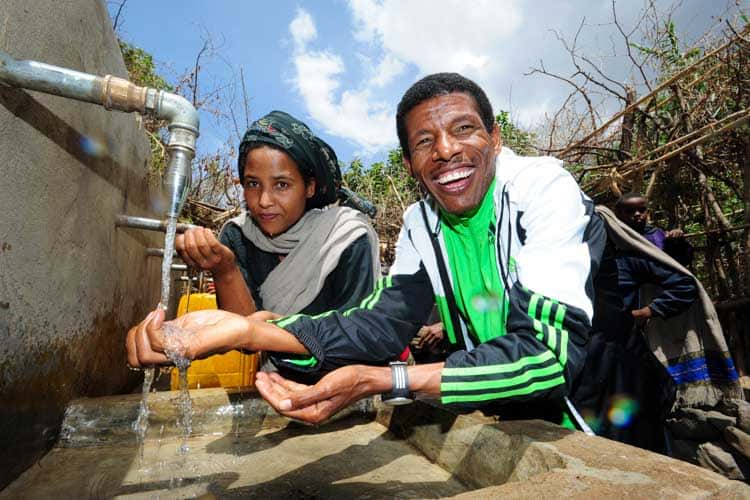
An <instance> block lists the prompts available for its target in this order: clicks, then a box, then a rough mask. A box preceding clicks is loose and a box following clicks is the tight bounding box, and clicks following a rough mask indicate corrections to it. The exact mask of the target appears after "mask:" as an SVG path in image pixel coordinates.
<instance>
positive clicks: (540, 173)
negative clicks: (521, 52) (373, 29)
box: [257, 73, 606, 422]
mask: <svg viewBox="0 0 750 500" xmlns="http://www.w3.org/2000/svg"><path fill="white" fill-rule="evenodd" d="M396 121H397V130H398V136H399V140H400V142H401V147H402V149H403V152H404V160H405V163H406V166H407V168H408V169H409V172H410V174H411V175H413V176H414V177H415V178H416V179H417V180H418V181H419V182H420V183H421V184H422V185H423V186H424V188H425V189H426V190H427V192H428V193H429V196H428V197H427V198H426V199H425V200H423V201H421V202H419V203H416V204H414V205H412V206H411V207H409V208H408V209H407V211H406V212H405V214H404V226H403V228H402V230H401V234H400V237H399V241H398V243H397V249H396V261H395V263H394V265H393V266H392V267H391V270H390V275H389V276H388V277H387V278H384V279H383V280H381V282H380V283H379V285H378V286H377V288H376V290H375V292H374V293H373V294H372V295H371V296H370V297H368V298H367V299H365V300H364V301H363V302H362V303H361V304H360V306H359V307H357V308H353V309H349V310H346V311H338V312H331V313H327V314H325V315H322V316H319V317H310V316H300V315H298V316H292V317H289V318H285V319H282V320H280V321H277V322H276V325H277V326H279V327H281V328H283V329H285V330H286V331H288V332H291V333H292V334H293V335H294V336H295V337H296V338H297V339H299V341H300V342H301V343H302V344H304V345H305V347H306V348H307V350H308V351H309V353H310V354H311V357H309V358H307V359H305V360H304V363H303V362H302V360H301V359H299V358H297V359H290V360H289V362H290V363H294V364H296V369H298V370H303V371H318V370H323V371H330V370H333V371H331V372H330V373H328V374H327V375H326V376H325V377H323V378H322V379H321V381H320V382H319V383H318V384H316V385H315V386H310V387H307V386H303V385H300V384H295V383H293V382H291V381H288V380H285V379H283V378H281V377H280V376H278V374H259V375H258V379H257V387H258V389H259V390H260V392H261V394H262V395H263V396H264V397H265V398H266V399H267V400H268V401H269V402H270V403H271V404H272V405H273V406H274V407H275V408H276V409H277V410H278V411H280V412H282V413H284V414H286V415H289V416H292V417H295V418H299V419H303V420H307V421H310V422H318V421H321V420H324V419H325V418H327V417H328V416H330V415H331V414H333V413H334V412H335V411H336V410H338V409H339V408H341V407H343V406H345V405H347V404H350V403H351V402H353V401H355V400H357V399H359V398H362V397H365V396H368V395H372V394H377V393H387V394H389V395H388V396H386V399H387V400H391V401H392V402H394V403H404V402H408V400H409V398H410V397H411V394H413V393H415V392H417V393H423V394H427V395H432V396H436V397H438V396H439V397H440V399H441V401H442V402H443V403H444V404H455V405H460V406H462V407H468V408H477V407H483V408H486V407H487V406H488V405H492V406H493V407H495V406H497V407H499V408H501V410H502V409H507V408H515V409H516V410H517V409H519V408H523V411H522V412H521V414H522V415H523V416H529V417H537V418H547V419H550V420H553V421H558V422H560V421H562V420H563V419H564V417H565V415H569V414H573V415H575V412H574V411H571V412H570V413H568V412H566V400H565V397H566V396H567V395H568V394H571V392H575V391H576V390H577V389H579V388H580V387H581V386H582V385H585V384H586V381H585V380H584V381H583V383H582V382H581V381H579V378H584V377H578V375H579V374H580V373H581V370H582V367H583V365H584V361H585V360H586V350H587V345H588V343H589V334H590V329H591V320H592V316H593V298H592V294H593V277H594V275H595V274H596V272H597V268H598V266H599V261H600V259H601V256H602V252H603V249H604V246H605V242H606V236H605V229H604V225H603V223H602V221H601V220H600V218H599V217H598V216H597V215H595V214H594V210H593V209H594V205H593V203H592V202H591V200H589V199H588V198H587V197H586V196H585V195H584V194H583V193H582V192H581V191H580V189H579V188H578V185H577V184H576V183H575V181H574V180H573V178H572V177H571V176H570V174H569V173H568V172H566V171H565V170H564V169H563V168H562V164H561V162H560V161H558V160H556V159H554V158H551V157H538V158H526V157H519V156H516V155H515V154H514V153H513V152H512V151H510V150H508V149H507V148H503V147H502V141H501V137H500V133H499V130H498V127H497V125H496V124H495V121H494V115H493V112H492V107H491V105H490V103H489V101H488V99H487V97H486V95H485V93H484V92H483V91H482V90H481V89H480V88H479V87H478V86H477V85H476V84H475V83H474V82H472V81H470V80H468V79H466V78H464V77H462V76H460V75H458V74H454V73H440V74H434V75H430V76H427V77H425V78H424V79H422V80H420V81H418V82H417V83H415V84H414V85H413V86H412V87H411V88H410V89H409V90H408V91H407V92H406V93H405V95H404V97H403V98H402V100H401V102H400V104H399V107H398V113H397V118H396ZM433 303H436V304H437V307H438V310H439V312H440V315H441V319H442V321H443V324H444V325H445V330H446V334H447V337H448V339H449V341H450V343H451V345H452V347H453V352H452V353H451V354H450V356H448V358H447V359H446V361H445V362H444V363H434V364H427V365H421V366H409V367H406V366H404V365H403V364H398V363H391V366H390V367H378V366H372V365H378V364H385V363H386V362H388V360H390V359H393V358H394V356H395V355H397V354H398V353H399V352H401V350H402V349H403V347H404V346H405V345H407V343H408V341H409V340H410V339H411V338H412V337H413V336H414V334H415V332H416V331H417V330H418V328H419V327H420V326H421V325H422V324H423V323H424V321H425V320H426V319H427V316H428V315H429V312H430V308H431V306H432V304H433ZM290 368H295V366H292V365H291V364H290ZM584 389H585V388H584ZM598 390H599V388H592V387H589V388H588V391H587V390H583V391H582V392H583V393H587V392H588V393H596V392H598ZM518 402H524V404H523V405H507V404H506V403H518ZM510 415H513V416H519V413H518V412H517V411H514V412H512V413H510Z"/></svg>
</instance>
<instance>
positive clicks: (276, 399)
mask: <svg viewBox="0 0 750 500" xmlns="http://www.w3.org/2000/svg"><path fill="white" fill-rule="evenodd" d="M383 370H386V371H384V372H383V373H381V375H384V377H381V378H384V380H387V381H388V382H387V383H390V375H389V373H390V372H389V371H388V370H389V368H374V367H367V366H361V365H350V366H345V367H343V368H339V369H337V370H334V371H332V372H331V373H329V374H327V375H326V376H325V377H323V378H322V379H320V381H319V382H318V383H317V384H315V385H313V386H309V385H304V384H298V383H296V382H292V381H291V380H287V379H285V378H284V377H282V376H281V375H279V374H278V373H274V372H272V373H265V372H259V373H258V374H257V375H256V379H255V387H256V388H257V389H258V391H259V392H260V395H261V396H263V399H265V400H266V401H267V402H268V404H270V405H271V406H272V407H273V408H274V409H275V410H276V411H277V412H279V413H281V414H282V415H285V416H287V417H290V418H295V419H297V420H302V421H304V422H309V423H311V424H317V423H320V422H322V421H324V420H326V419H327V418H329V417H331V416H332V415H333V414H335V413H336V412H337V411H339V410H340V409H342V408H344V407H346V406H348V405H350V404H352V403H354V402H355V401H357V400H359V399H362V398H364V397H366V396H369V395H371V394H375V393H377V392H380V391H378V390H377V388H376V385H373V384H371V383H370V382H369V381H368V378H369V377H368V376H367V374H368V373H369V372H370V371H383Z"/></svg>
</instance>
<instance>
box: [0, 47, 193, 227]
mask: <svg viewBox="0 0 750 500" xmlns="http://www.w3.org/2000/svg"><path fill="white" fill-rule="evenodd" d="M0 82H2V83H5V84H7V85H11V86H13V87H19V88H24V89H29V90H36V91H39V92H44V93H47V94H53V95H58V96H62V97H68V98H71V99H76V100H79V101H85V102H91V103H94V104H98V105H100V106H103V107H104V108H105V109H107V110H113V109H114V110H117V111H124V112H126V113H129V112H133V111H135V112H138V113H140V114H144V115H145V114H147V115H151V116H154V117H156V118H158V119H161V120H166V121H167V122H168V125H167V129H168V130H169V140H168V143H167V152H168V154H169V160H168V166H167V172H166V174H165V179H164V188H165V191H166V197H167V202H168V205H167V213H166V215H167V217H170V218H176V217H177V216H178V215H179V214H180V212H181V211H182V205H183V204H184V203H185V198H186V197H187V192H188V189H189V188H190V177H191V175H190V174H191V169H190V164H191V162H192V161H193V158H194V157H195V142H196V139H197V138H198V128H199V125H200V120H199V118H198V111H196V109H195V108H194V107H193V105H192V104H190V102H189V101H188V100H187V99H185V98H184V97H182V96H179V95H177V94H172V93H170V92H164V91H163V90H158V89H154V88H151V87H139V86H138V85H135V84H133V83H131V82H129V81H128V80H125V79H123V78H118V77H116V76H112V75H106V76H103V77H102V76H96V75H90V74H88V73H81V72H79V71H74V70H71V69H68V68H61V67H58V66H52V65H49V64H45V63H41V62H37V61H18V60H16V59H13V58H12V57H11V56H10V55H8V54H7V53H5V52H2V51H0Z"/></svg>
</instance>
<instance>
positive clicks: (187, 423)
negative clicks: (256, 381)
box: [133, 217, 193, 465]
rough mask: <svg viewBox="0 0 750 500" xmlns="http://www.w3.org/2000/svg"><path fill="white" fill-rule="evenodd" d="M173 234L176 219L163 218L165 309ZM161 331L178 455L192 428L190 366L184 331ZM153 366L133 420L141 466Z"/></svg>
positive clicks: (147, 372)
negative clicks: (176, 386)
mask: <svg viewBox="0 0 750 500" xmlns="http://www.w3.org/2000/svg"><path fill="white" fill-rule="evenodd" d="M176 234H177V218H175V217H170V218H169V219H167V230H166V234H165V236H164V258H163V260H162V267H161V299H160V301H159V307H161V308H162V309H164V310H165V311H166V309H167V306H168V304H169V293H170V285H171V281H172V276H171V274H172V258H173V254H174V240H175V236H176ZM163 330H164V334H165V347H166V349H165V351H166V354H167V357H169V359H170V361H172V362H173V363H174V364H175V366H176V367H177V368H178V370H179V373H180V397H179V402H178V405H179V409H180V418H179V419H178V425H179V426H180V427H181V429H182V439H183V440H182V445H181V446H180V452H181V453H182V454H185V453H187V451H188V446H187V439H188V438H189V437H190V433H191V431H192V416H193V409H192V401H191V399H190V393H189V392H188V386H187V368H188V366H190V360H189V359H187V358H186V357H185V355H184V354H185V345H184V339H185V338H186V335H188V332H186V331H184V330H182V329H181V328H178V327H176V326H174V325H171V324H169V323H165V324H164V327H163ZM154 373H155V368H152V367H151V368H146V369H145V370H144V377H143V391H142V398H141V404H140V406H139V411H138V417H137V418H136V420H135V422H133V430H134V431H135V433H136V437H137V440H138V455H139V457H140V460H141V465H143V443H144V440H145V438H146V433H147V432H148V413H149V412H148V394H149V392H151V385H152V384H153V381H154Z"/></svg>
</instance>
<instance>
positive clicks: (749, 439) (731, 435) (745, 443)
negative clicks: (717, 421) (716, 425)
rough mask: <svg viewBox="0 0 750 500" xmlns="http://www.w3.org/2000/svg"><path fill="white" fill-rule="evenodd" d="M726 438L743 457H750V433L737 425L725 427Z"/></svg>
mask: <svg viewBox="0 0 750 500" xmlns="http://www.w3.org/2000/svg"><path fill="white" fill-rule="evenodd" d="M724 440H725V441H726V442H727V443H729V445H730V446H731V447H732V448H734V449H735V450H737V452H739V453H740V454H741V455H742V456H743V457H745V458H747V459H750V435H749V434H747V433H746V432H743V431H741V430H740V429H738V428H737V427H732V426H730V427H727V428H725V429H724Z"/></svg>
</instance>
